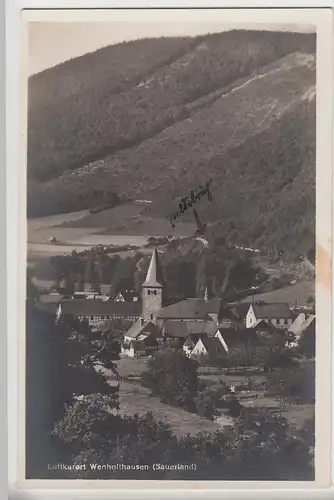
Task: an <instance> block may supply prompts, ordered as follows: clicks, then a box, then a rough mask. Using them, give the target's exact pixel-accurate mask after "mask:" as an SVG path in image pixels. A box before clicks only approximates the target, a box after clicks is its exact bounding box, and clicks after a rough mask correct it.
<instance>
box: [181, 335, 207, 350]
mask: <svg viewBox="0 0 334 500" xmlns="http://www.w3.org/2000/svg"><path fill="white" fill-rule="evenodd" d="M204 336H205V334H202V335H200V334H196V333H191V334H190V335H188V337H187V339H186V341H185V343H184V344H183V345H184V346H186V347H195V345H196V344H197V342H198V341H199V339H200V338H202V337H204Z"/></svg>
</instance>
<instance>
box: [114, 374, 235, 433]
mask: <svg viewBox="0 0 334 500" xmlns="http://www.w3.org/2000/svg"><path fill="white" fill-rule="evenodd" d="M120 411H121V413H123V414H126V415H134V414H135V413H138V414H139V415H143V414H144V413H146V412H148V411H150V412H152V413H153V414H154V416H155V418H156V419H157V420H160V421H161V422H166V423H167V424H168V425H169V426H170V428H171V430H172V432H173V433H174V434H176V435H180V436H182V435H186V434H188V433H189V434H192V435H196V434H198V433H199V432H210V433H211V432H216V431H218V430H220V429H221V428H222V427H223V426H225V425H231V424H233V420H232V419H230V418H227V417H220V419H219V425H218V424H217V423H215V422H213V421H211V420H208V419H206V418H203V417H199V416H198V415H195V414H193V413H188V412H186V411H184V410H181V409H180V408H175V407H174V406H169V405H165V404H163V403H161V401H160V400H159V399H158V398H155V397H151V396H150V395H149V392H148V391H147V389H145V388H144V387H142V386H141V385H140V384H133V383H127V382H121V386H120Z"/></svg>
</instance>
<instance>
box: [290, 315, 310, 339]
mask: <svg viewBox="0 0 334 500" xmlns="http://www.w3.org/2000/svg"><path fill="white" fill-rule="evenodd" d="M315 323H316V319H315V315H314V314H305V313H299V314H298V316H297V318H296V319H295V320H294V322H293V323H292V324H291V326H290V327H289V329H288V332H290V333H292V334H293V335H294V336H295V340H296V343H297V342H298V341H299V340H300V338H301V337H302V335H304V334H306V335H315Z"/></svg>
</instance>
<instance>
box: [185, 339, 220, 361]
mask: <svg viewBox="0 0 334 500" xmlns="http://www.w3.org/2000/svg"><path fill="white" fill-rule="evenodd" d="M201 356H210V357H211V358H213V357H216V356H226V350H225V348H224V346H223V344H222V343H221V341H220V340H219V338H217V337H214V338H209V337H201V338H199V339H198V342H197V343H196V345H195V347H194V348H193V350H192V351H191V353H190V354H189V357H190V358H198V357H201Z"/></svg>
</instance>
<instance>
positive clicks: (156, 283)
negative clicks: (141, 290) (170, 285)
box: [142, 248, 164, 288]
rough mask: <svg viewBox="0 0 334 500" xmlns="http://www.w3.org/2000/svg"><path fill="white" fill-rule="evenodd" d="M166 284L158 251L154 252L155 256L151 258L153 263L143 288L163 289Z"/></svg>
mask: <svg viewBox="0 0 334 500" xmlns="http://www.w3.org/2000/svg"><path fill="white" fill-rule="evenodd" d="M163 284H164V279H163V274H162V269H161V266H160V261H159V257H158V252H157V249H156V248H155V249H154V250H153V254H152V257H151V262H150V265H149V268H148V271H147V275H146V279H145V281H144V283H143V285H142V286H147V287H150V286H152V287H161V288H162V286H163Z"/></svg>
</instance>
